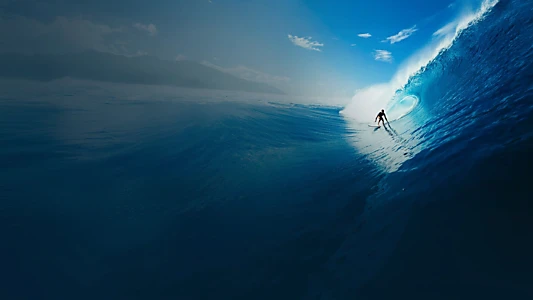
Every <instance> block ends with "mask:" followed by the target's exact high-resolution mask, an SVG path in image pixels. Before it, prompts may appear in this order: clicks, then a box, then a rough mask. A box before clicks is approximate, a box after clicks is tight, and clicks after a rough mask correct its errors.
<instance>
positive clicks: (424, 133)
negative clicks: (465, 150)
mask: <svg viewBox="0 0 533 300" xmlns="http://www.w3.org/2000/svg"><path fill="white" fill-rule="evenodd" d="M531 6H532V3H531V2H530V1H526V2H524V1H509V0H507V1H500V2H498V1H484V2H483V3H482V4H481V6H480V8H478V10H476V11H474V12H471V13H466V14H463V15H462V16H460V17H459V18H457V19H456V20H454V21H453V22H451V23H449V24H448V25H446V26H444V27H443V28H441V29H440V30H438V31H437V32H435V33H434V39H433V41H432V42H431V43H430V44H429V45H428V46H427V47H425V48H424V49H422V50H420V51H419V52H418V53H416V54H415V55H414V56H413V57H412V58H411V59H409V60H408V61H407V62H406V63H405V64H404V66H403V67H401V68H400V70H399V71H398V72H397V74H396V75H395V76H394V78H393V80H391V82H389V83H384V84H378V85H374V86H371V87H369V88H366V89H364V90H362V91H360V92H358V93H357V94H356V95H355V96H354V97H353V99H352V102H351V103H350V104H349V105H347V106H346V107H345V108H344V109H343V110H342V111H341V114H342V115H343V116H344V117H345V119H346V120H347V122H348V123H349V124H350V126H351V127H353V128H354V131H357V132H358V137H357V139H354V142H353V144H354V146H355V147H357V148H358V149H359V150H360V151H361V152H362V153H365V154H372V155H373V156H374V159H375V160H376V162H377V163H378V164H381V165H383V166H384V167H386V168H388V169H389V170H390V171H394V170H397V168H398V167H399V166H400V165H401V164H402V163H403V162H404V161H406V160H407V159H409V158H410V157H413V155H415V154H416V153H418V152H420V151H422V150H424V149H427V148H428V147H429V148H431V147H437V146H439V145H440V144H441V143H442V142H444V141H445V140H447V139H448V138H452V137H457V136H459V135H461V134H464V133H467V130H470V129H471V128H472V126H475V130H483V128H487V129H488V128H490V127H492V126H495V122H496V123H497V122H504V120H507V119H502V115H501V114H502V113H503V114H508V115H506V116H505V118H508V119H511V120H512V119H514V118H516V116H517V115H516V111H513V108H512V107H514V106H515V105H517V103H515V102H514V101H515V100H514V99H515V98H513V97H512V96H513V95H516V94H518V93H527V92H528V89H529V85H528V83H527V82H525V81H524V82H523V81H522V80H524V79H522V78H529V76H530V73H529V72H530V70H529V69H528V68H530V64H531V57H532V56H531V52H532V48H531V47H532V45H531V38H532V36H533V33H532V30H533V29H532V25H531V22H532V21H531V9H532V8H531ZM516 101H518V100H516ZM382 108H384V109H386V111H387V113H388V115H389V116H390V117H389V119H390V120H391V121H393V122H392V124H391V125H392V126H391V127H390V129H392V130H390V131H389V134H390V135H391V136H393V137H395V138H396V139H401V143H400V144H401V147H398V145H397V143H396V142H394V143H390V142H389V141H386V140H385V141H384V140H380V139H376V135H375V134H371V133H369V132H368V128H366V129H367V130H366V131H365V127H366V125H362V123H363V122H373V120H374V118H375V115H376V113H377V112H378V111H379V110H381V109H382ZM518 109H520V110H522V109H526V110H529V108H528V107H520V108H518ZM509 126H512V125H509ZM398 133H401V134H398ZM470 133H471V132H470V131H468V134H470ZM476 135H477V134H476ZM399 151H402V154H400V155H398V153H397V152H399ZM394 156H396V157H397V158H395V159H392V160H393V161H392V162H391V157H394Z"/></svg>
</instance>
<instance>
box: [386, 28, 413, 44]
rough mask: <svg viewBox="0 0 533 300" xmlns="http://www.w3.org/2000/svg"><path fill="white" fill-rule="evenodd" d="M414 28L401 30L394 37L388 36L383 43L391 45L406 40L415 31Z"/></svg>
mask: <svg viewBox="0 0 533 300" xmlns="http://www.w3.org/2000/svg"><path fill="white" fill-rule="evenodd" d="M417 30H418V29H416V26H413V27H411V28H407V29H403V30H402V31H400V32H398V33H397V34H395V35H392V36H389V37H388V38H386V39H385V40H384V41H383V42H386V41H389V42H390V43H391V44H394V43H398V42H401V41H403V40H405V39H406V38H408V37H410V36H411V35H412V34H413V33H415V31H417Z"/></svg>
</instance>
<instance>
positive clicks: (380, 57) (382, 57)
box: [374, 50, 392, 62]
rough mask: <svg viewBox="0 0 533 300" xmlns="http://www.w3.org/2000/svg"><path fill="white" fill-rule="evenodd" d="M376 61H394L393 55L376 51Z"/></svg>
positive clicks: (385, 51) (383, 51) (384, 51)
mask: <svg viewBox="0 0 533 300" xmlns="http://www.w3.org/2000/svg"><path fill="white" fill-rule="evenodd" d="M374 59H375V60H378V61H386V62H391V61H392V53H390V52H389V51H387V50H376V51H374Z"/></svg>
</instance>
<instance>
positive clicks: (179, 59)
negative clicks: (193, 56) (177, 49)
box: [175, 54, 187, 61]
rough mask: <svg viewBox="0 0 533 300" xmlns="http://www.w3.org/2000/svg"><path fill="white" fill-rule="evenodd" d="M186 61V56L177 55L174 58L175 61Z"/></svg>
mask: <svg viewBox="0 0 533 300" xmlns="http://www.w3.org/2000/svg"><path fill="white" fill-rule="evenodd" d="M186 59H187V56H185V55H183V54H178V55H177V56H176V58H175V60H176V61H182V60H186Z"/></svg>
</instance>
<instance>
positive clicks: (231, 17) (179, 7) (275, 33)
mask: <svg viewBox="0 0 533 300" xmlns="http://www.w3.org/2000/svg"><path fill="white" fill-rule="evenodd" d="M475 2H476V0H460V1H452V0H433V1H426V0H405V1H397V0H376V1H318V0H269V1H264V0H261V1H259V0H249V1H244V0H211V1H210V0H180V1H171V0H160V1H140V0H129V1H125V0H115V1H109V0H93V1H72V0H42V1H35V0H0V22H1V23H0V26H1V28H2V29H0V37H1V38H2V40H3V41H4V43H3V44H1V45H2V49H0V50H2V51H21V52H69V51H79V50H83V49H87V48H88V49H95V50H99V51H107V52H113V53H117V54H123V55H154V56H158V57H160V58H163V59H172V60H173V59H188V60H194V61H198V62H202V63H204V64H206V65H209V66H212V67H214V68H218V69H220V70H222V71H224V72H228V73H231V74H233V75H236V76H239V77H242V78H246V79H252V80H256V81H262V82H266V83H269V84H272V85H275V86H277V87H280V88H282V89H284V90H286V91H288V92H289V93H293V94H306V95H308V94H311V95H315V94H316V95H332V96H337V95H342V96H347V95H351V94H353V92H354V91H355V90H356V89H360V88H363V87H365V86H368V85H371V84H375V83H378V82H384V81H387V80H389V79H390V78H391V77H392V76H393V74H394V72H395V70H396V69H397V68H398V67H399V65H400V64H401V62H402V61H404V60H405V59H406V58H407V57H409V56H410V55H412V54H413V53H415V51H416V50H417V49H420V48H421V47H423V46H424V45H425V44H427V43H428V42H429V41H430V39H431V37H432V34H433V33H434V32H435V31H436V30H438V29H439V28H441V27H442V26H444V25H445V24H446V23H447V22H449V21H450V19H452V18H453V17H454V16H455V15H456V14H457V13H458V11H459V10H460V9H461V8H463V7H465V6H468V5H472V4H474V3H475Z"/></svg>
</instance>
